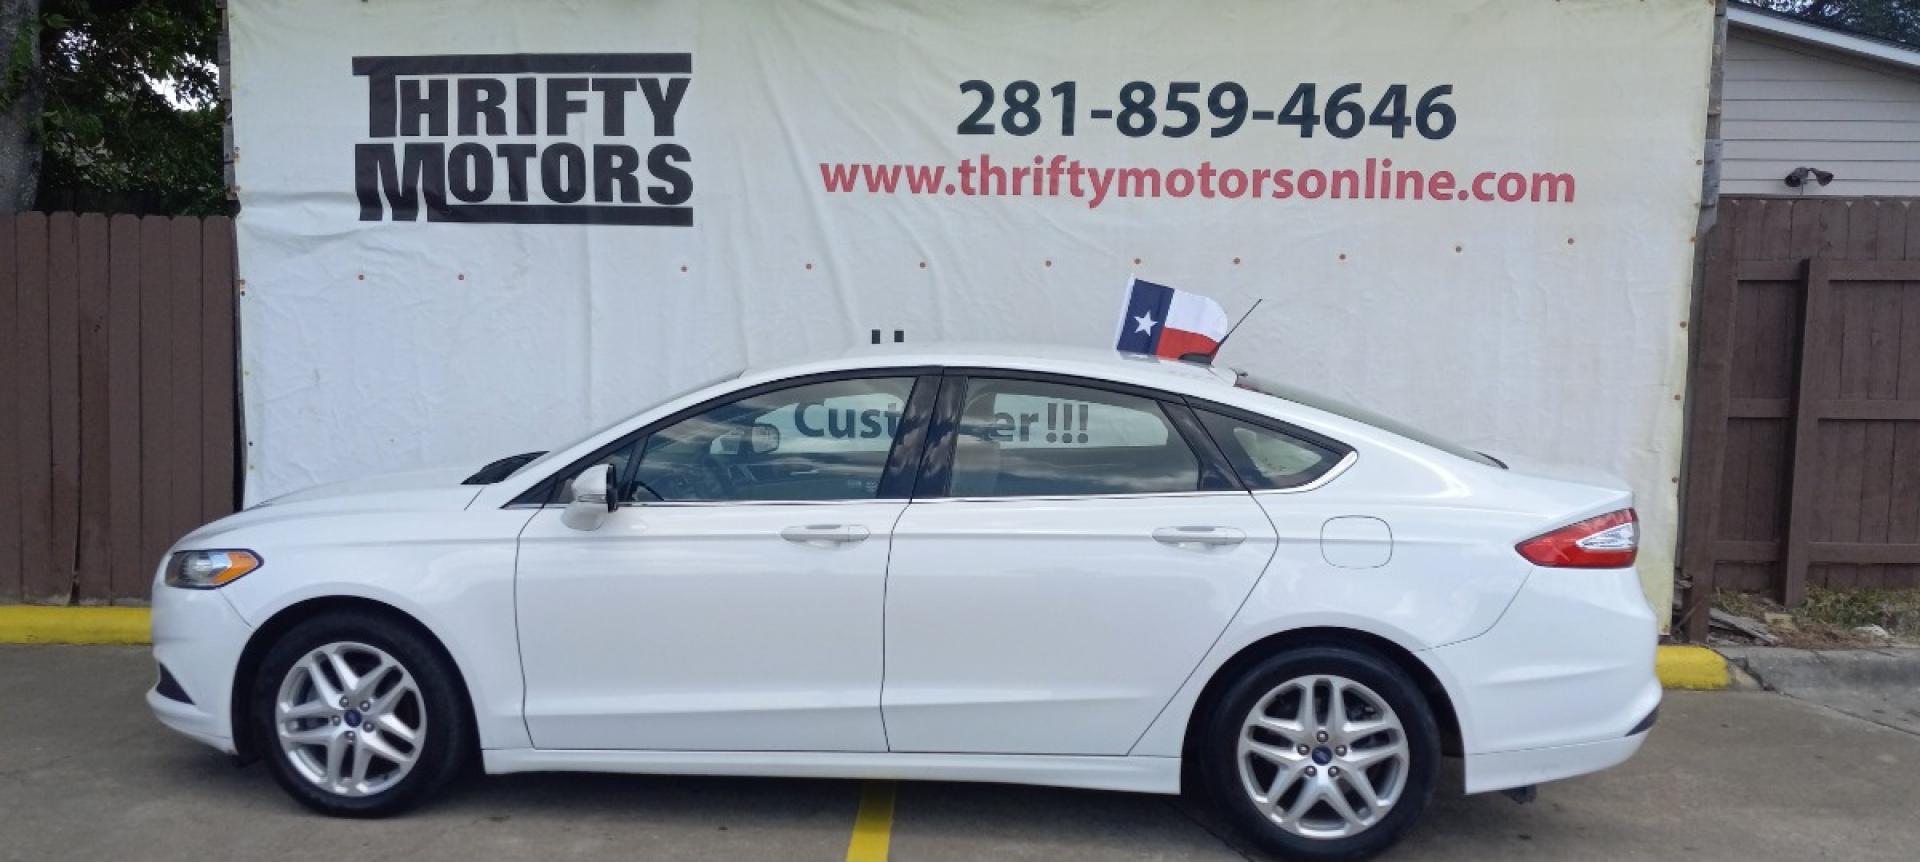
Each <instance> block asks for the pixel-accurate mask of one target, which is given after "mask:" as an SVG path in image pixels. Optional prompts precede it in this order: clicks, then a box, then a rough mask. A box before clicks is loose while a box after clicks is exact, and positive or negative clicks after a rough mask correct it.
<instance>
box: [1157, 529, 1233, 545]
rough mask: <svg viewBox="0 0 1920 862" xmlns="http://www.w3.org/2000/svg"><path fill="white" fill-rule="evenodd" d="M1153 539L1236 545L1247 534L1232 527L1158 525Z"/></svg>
mask: <svg viewBox="0 0 1920 862" xmlns="http://www.w3.org/2000/svg"><path fill="white" fill-rule="evenodd" d="M1153 540H1154V541H1156V542H1159V543H1161V544H1163V545H1238V544H1240V543H1241V542H1244V541H1246V540H1247V534H1246V533H1244V532H1242V531H1240V530H1236V529H1234V528H1232V527H1160V528H1158V529H1155V530H1154V531H1153Z"/></svg>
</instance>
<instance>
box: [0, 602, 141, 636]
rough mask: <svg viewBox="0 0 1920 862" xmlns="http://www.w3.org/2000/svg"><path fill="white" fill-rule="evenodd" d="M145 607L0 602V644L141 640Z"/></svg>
mask: <svg viewBox="0 0 1920 862" xmlns="http://www.w3.org/2000/svg"><path fill="white" fill-rule="evenodd" d="M152 620H153V616H152V611H151V610H149V609H148V608H92V607H51V606H46V605H0V644H144V643H149V642H150V641H151V635H152V632H153V621H152Z"/></svg>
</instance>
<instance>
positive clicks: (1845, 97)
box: [1720, 28, 1920, 196]
mask: <svg viewBox="0 0 1920 862" xmlns="http://www.w3.org/2000/svg"><path fill="white" fill-rule="evenodd" d="M1724 74H1725V83H1724V90H1723V93H1722V105H1723V110H1724V113H1723V114H1722V123H1721V129H1720V133H1721V138H1722V140H1723V141H1724V145H1723V146H1724V149H1723V150H1722V158H1723V161H1722V164H1721V181H1720V193H1721V194H1772V195H1778V194H1801V195H1808V196H1813V195H1824V196H1866V195H1888V196H1892V195H1899V196H1913V195H1920V72H1916V71H1913V70H1906V69H1902V68H1900V67H1897V66H1893V65H1891V64H1887V63H1879V62H1875V61H1873V60H1868V59H1864V58H1858V57H1850V56H1847V55H1844V54H1840V53H1836V52H1830V51H1825V50H1823V49H1820V48H1817V47H1815V46H1812V45H1807V44H1805V43H1802V42H1791V41H1786V40H1781V39H1777V38H1775V37H1771V36H1767V35H1764V34H1760V33H1755V32H1753V31H1752V30H1747V29H1743V28H1735V29H1734V30H1733V31H1732V32H1731V33H1729V34H1728V36H1727V51H1726V67H1725V72H1724ZM1801 165H1808V166H1812V167H1816V168H1820V169H1822V170H1827V171H1832V172H1833V174H1834V181H1833V183H1832V184H1831V185H1828V186H1824V187H1821V186H1817V185H1808V186H1804V187H1802V189H1798V190H1796V189H1793V188H1790V187H1789V186H1787V185H1786V184H1785V183H1784V182H1782V179H1783V178H1784V177H1786V175H1787V174H1788V173H1789V172H1791V171H1792V170H1793V169H1794V168H1795V167H1798V166H1801Z"/></svg>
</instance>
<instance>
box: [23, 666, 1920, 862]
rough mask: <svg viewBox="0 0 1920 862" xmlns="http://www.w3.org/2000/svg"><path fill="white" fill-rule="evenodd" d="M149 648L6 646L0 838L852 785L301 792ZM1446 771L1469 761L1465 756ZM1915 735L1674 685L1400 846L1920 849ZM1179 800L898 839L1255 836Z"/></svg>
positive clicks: (818, 812) (291, 842)
mask: <svg viewBox="0 0 1920 862" xmlns="http://www.w3.org/2000/svg"><path fill="white" fill-rule="evenodd" d="M151 668H152V665H151V663H150V662H149V660H148V658H147V654H146V651H145V650H144V649H139V648H128V647H65V646H8V647H0V812H4V816H3V817H0V824H4V825H0V860H22V862H26V860H34V862H38V860H81V859H87V860H96V859H113V860H162V862H170V860H180V862H188V860H192V862H200V860H205V859H229V858H231V859H263V860H267V859H270V860H286V862H299V860H327V862H340V860H343V859H362V858H365V859H381V860H398V859H407V860H440V859H445V860H456V862H481V860H490V859H524V858H533V857H538V858H540V859H542V860H545V862H552V861H553V860H574V859H578V860H600V859H700V860H761V859H765V860H776V859H777V860H788V859H798V860H806V859H818V860H838V859H842V858H845V855H846V852H847V847H848V840H849V837H850V835H851V833H852V829H853V824H854V816H855V812H856V810H857V809H858V806H859V802H860V797H861V789H862V785H861V783H859V782H849V781H798V780H772V779H766V780H760V779H718V778H711V779H710V778H665V777H659V778H656V777H645V776H633V777H628V776H604V775H521V776H503V777H498V778H481V777H475V778H473V779H471V780H469V781H466V782H465V783H464V784H463V785H462V786H461V787H460V788H459V789H458V790H457V792H456V793H454V794H453V795H452V796H451V797H449V798H447V799H445V800H443V801H441V802H440V803H438V804H434V805H431V806H429V807H427V808H425V809H422V810H420V811H418V812H416V813H414V814H411V815H408V816H405V817H401V818H398V819H394V820H387V821H378V822H355V821H340V820H328V819H325V818H321V817H317V816H314V815H311V814H308V813H306V812H305V810H304V809H301V808H298V807H297V806H295V805H294V804H293V803H292V802H291V801H290V800H288V799H287V798H286V797H284V796H283V795H282V794H281V793H280V790H279V788H278V787H276V786H274V784H273V783H272V780H271V779H269V778H268V777H267V775H266V774H265V772H264V770H262V769H261V768H260V767H259V766H257V765H256V766H253V767H249V768H245V769H236V768H234V767H233V766H231V765H230V764H229V763H228V761H227V760H226V758H224V757H222V756H220V755H217V754H215V753H213V752H211V751H209V750H206V749H203V748H201V747H199V746H198V745H196V744H194V743H192V742H189V741H187V740H185V739H182V738H178V737H175V736H174V735H173V734H171V733H170V732H168V731H166V730H165V729H163V728H161V727H160V726H159V725H157V724H155V723H154V722H153V720H152V718H151V717H150V716H149V715H148V714H147V712H146V707H145V705H144V704H143V703H142V702H141V700H140V698H141V695H142V693H143V692H144V690H145V689H146V687H147V686H148V685H149V684H150V682H151V677H152V669H151ZM1450 777H1451V778H1452V779H1453V784H1452V786H1455V787H1457V786H1458V784H1457V773H1452V774H1451V775H1450ZM1915 810H1920V736H1914V735H1911V734H1908V733H1904V732H1901V731H1899V730H1894V729H1890V728H1887V727H1883V726H1878V725H1875V724H1871V723H1868V722H1864V721H1859V720H1856V719H1854V718H1851V717H1848V716H1845V715H1841V714H1838V713H1836V712H1833V711H1831V710H1828V709H1824V708H1822V707H1820V706H1817V705H1813V704H1808V703H1803V702H1800V701H1797V700H1794V699H1791V698H1787V697H1782V696H1779V695H1776V694H1772V693H1765V692H1710V693H1707V692H1703V693H1695V692H1671V693H1669V696H1668V700H1667V704H1666V706H1665V707H1664V708H1663V710H1662V714H1661V721H1660V725H1659V726H1658V727H1657V728H1656V729H1655V731H1654V735H1653V737H1652V739H1651V740H1650V741H1649V743H1648V745H1647V747H1646V749H1644V750H1643V751H1642V752H1641V754H1640V756H1639V757H1637V758H1636V759H1634V760H1633V761H1632V762H1630V763H1628V764H1626V765H1625V766H1623V767H1620V768H1619V769H1616V770H1612V771H1610V772H1607V773H1603V774H1600V775H1595V776H1589V777H1586V778H1581V779H1575V780H1572V781H1567V782H1561V783H1557V784H1551V785H1546V786H1543V787H1542V788H1541V790H1540V800H1539V801H1538V802H1537V803H1535V804H1533V805H1529V806H1519V805H1515V804H1513V803H1512V802H1509V801H1508V800H1506V799H1504V798H1502V797H1499V796H1471V797H1465V796H1461V795H1460V794H1459V792H1458V791H1457V790H1443V791H1442V792H1441V793H1440V795H1439V796H1438V798H1437V799H1436V800H1435V802H1434V805H1433V807H1432V808H1430V809H1429V811H1428V814H1427V817H1426V820H1425V822H1424V823H1423V825H1422V826H1421V827H1420V828H1418V829H1417V830H1416V831H1415V832H1414V834H1413V835H1412V836H1411V837H1410V839H1409V840H1408V841H1407V842H1406V843H1405V844H1404V845H1402V847H1401V848H1400V849H1399V850H1398V851H1397V852H1395V853H1393V854H1391V855H1390V856H1389V857H1388V858H1392V859H1404V860H1411V859H1434V860H1485V859H1571V860H1580V859H1592V860H1609V862H1612V860H1622V859H1690V860H1691V859H1702V860H1718V859H1730V860H1772V859H1779V860H1802V859H1848V860H1868V859H1912V858H1916V856H1920V851H1917V850H1916V848H1920V818H1916V817H1914V816H1913V814H1912V812H1914V811H1915ZM1222 834H1224V830H1223V829H1221V828H1220V827H1219V826H1218V825H1217V824H1216V823H1214V822H1213V821H1212V819H1211V818H1210V816H1209V815H1208V814H1207V813H1206V812H1205V811H1204V810H1202V809H1200V808H1199V807H1198V806H1196V805H1195V804H1193V803H1192V802H1190V801H1187V800H1183V799H1176V798H1163V797H1155V796H1141V795H1129V794H1115V793H1094V792H1082V791H1068V790H1052V789H1045V788H1026V787H1008V786H998V785H968V784H912V783H904V784H901V785H899V786H898V788H897V791H896V804H895V810H894V818H893V824H892V833H891V858H893V859H896V860H973V859H1031V860H1103V862H1104V860H1149V859H1199V860H1207V859H1222V860H1234V859H1241V858H1245V855H1244V854H1243V852H1242V851H1241V849H1240V848H1238V847H1236V846H1235V845H1234V844H1233V843H1232V842H1231V840H1229V839H1223V838H1222V837H1221V835H1222Z"/></svg>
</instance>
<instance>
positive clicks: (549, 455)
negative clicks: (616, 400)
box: [502, 368, 746, 478]
mask: <svg viewBox="0 0 1920 862" xmlns="http://www.w3.org/2000/svg"><path fill="white" fill-rule="evenodd" d="M744 373H746V369H745V368H736V369H734V370H732V371H729V372H727V373H725V374H722V375H720V376H718V377H714V378H711V379H708V380H702V381H700V382H699V383H695V384H694V385H692V386H688V387H686V388H684V389H681V390H679V391H677V392H675V393H673V394H672V395H669V396H667V397H665V398H662V399H660V400H659V401H656V402H654V403H655V404H665V403H667V402H669V401H678V400H680V399H681V398H685V397H686V396H688V395H692V394H693V393H695V392H699V391H700V390H702V389H705V388H707V387H709V386H718V385H720V384H722V383H725V382H727V381H729V380H732V379H734V378H735V377H739V376H740V375H742V374H744ZM635 412H639V411H635ZM633 416H634V414H633V413H628V414H626V415H623V416H621V417H620V418H618V419H615V420H613V421H612V422H608V423H607V424H605V425H602V426H600V427H598V428H595V429H593V433H590V434H583V435H581V436H580V438H579V439H578V440H574V441H573V442H572V443H568V444H567V445H565V446H561V447H559V448H557V449H553V450H550V451H548V452H546V453H545V454H543V455H541V456H540V457H538V458H535V459H533V460H531V461H528V462H527V463H525V464H522V465H520V469H518V470H515V471H513V472H512V473H509V474H507V475H509V476H517V475H519V474H521V473H525V472H526V471H527V470H529V469H531V468H533V467H534V466H536V465H539V464H545V463H546V462H548V461H550V460H552V459H553V457H554V456H555V455H558V454H560V453H561V452H565V451H567V450H568V449H572V448H573V445H574V443H578V442H580V441H581V440H591V439H593V438H595V437H598V436H600V435H602V434H605V433H607V432H608V431H611V430H613V429H614V428H616V427H618V426H619V425H620V424H622V423H624V422H626V421H627V420H628V419H632V418H633ZM502 478H505V477H502Z"/></svg>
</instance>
